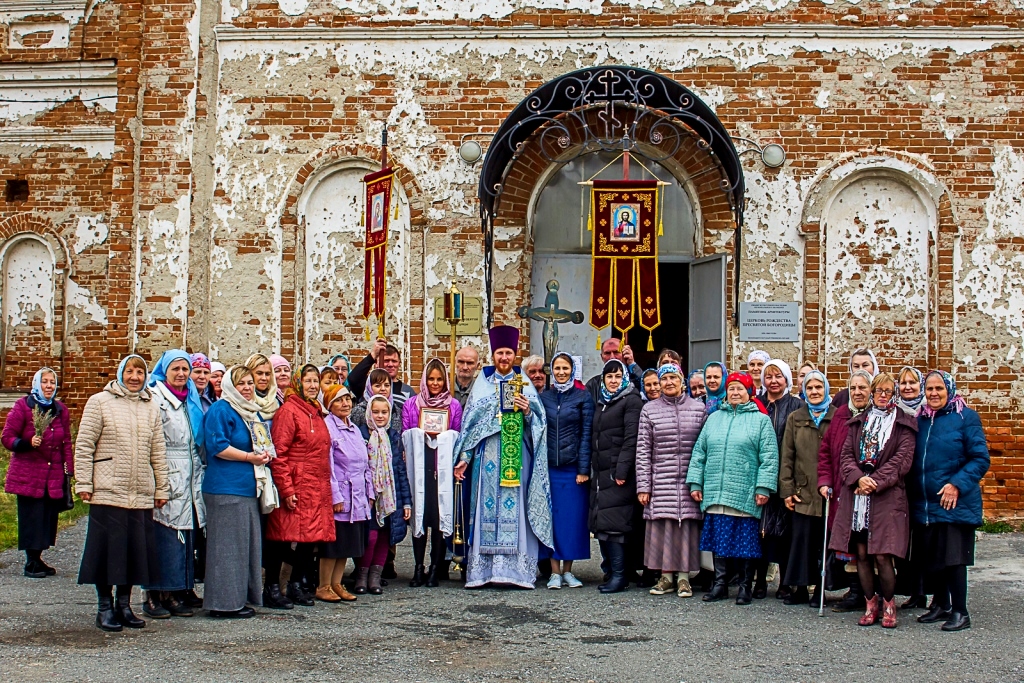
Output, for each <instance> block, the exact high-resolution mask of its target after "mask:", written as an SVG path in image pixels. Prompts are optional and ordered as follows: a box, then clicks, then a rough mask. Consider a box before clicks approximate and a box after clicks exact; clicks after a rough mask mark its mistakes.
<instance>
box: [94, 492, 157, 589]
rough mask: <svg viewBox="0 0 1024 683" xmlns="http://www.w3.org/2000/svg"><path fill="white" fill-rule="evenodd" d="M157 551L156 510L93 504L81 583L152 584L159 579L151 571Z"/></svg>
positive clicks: (111, 584)
mask: <svg viewBox="0 0 1024 683" xmlns="http://www.w3.org/2000/svg"><path fill="white" fill-rule="evenodd" d="M155 549H156V540H155V536H154V531H153V511H152V510H129V509H128V508H119V507H113V506H111V505H90V506H89V530H88V532H87V533H86V536H85V549H84V550H83V551H82V567H81V569H80V570H79V572H78V583H80V584H97V585H101V586H143V585H148V584H149V583H150V582H152V581H154V580H156V579H157V577H158V576H159V574H158V572H157V571H156V567H153V568H152V569H151V568H150V558H151V556H153V555H154V554H155Z"/></svg>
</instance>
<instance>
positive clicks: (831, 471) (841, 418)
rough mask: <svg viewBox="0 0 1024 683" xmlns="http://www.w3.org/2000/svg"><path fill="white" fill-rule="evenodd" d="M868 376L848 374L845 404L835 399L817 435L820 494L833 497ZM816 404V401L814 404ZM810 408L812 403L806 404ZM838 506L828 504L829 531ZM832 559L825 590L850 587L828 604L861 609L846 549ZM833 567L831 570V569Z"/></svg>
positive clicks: (865, 401)
mask: <svg viewBox="0 0 1024 683" xmlns="http://www.w3.org/2000/svg"><path fill="white" fill-rule="evenodd" d="M871 377H872V375H871V374H870V373H868V372H866V371H864V370H858V371H857V372H855V373H853V375H852V376H851V377H850V383H849V387H848V388H847V394H848V395H849V397H850V398H849V399H848V401H847V402H846V403H845V404H842V405H838V404H836V401H835V399H833V400H832V405H835V406H836V412H835V414H833V416H832V421H831V423H830V424H829V427H828V429H827V430H825V435H824V436H823V437H822V439H821V447H820V448H819V449H818V493H819V494H820V495H821V497H822V498H829V497H834V495H835V492H836V491H837V490H838V488H839V482H840V481H841V480H842V476H841V474H840V470H839V457H840V455H842V452H843V445H844V444H846V437H847V436H849V434H850V424H849V422H850V419H851V418H855V417H857V416H858V415H860V414H861V413H863V412H864V411H865V410H867V408H868V406H869V405H871ZM837 395H838V394H837ZM818 407H819V408H820V404H819V405H818ZM810 408H811V409H814V408H815V406H810ZM837 512H838V506H836V505H830V506H829V515H828V519H827V520H825V521H826V524H827V525H828V530H829V533H830V534H831V533H832V525H833V523H834V522H835V519H836V513H837ZM835 558H836V562H835V563H830V565H829V567H827V568H826V583H827V584H828V587H829V588H828V590H838V589H840V588H843V587H844V586H845V585H846V580H847V579H848V580H849V585H850V590H849V591H848V592H847V593H846V595H844V596H843V599H842V600H840V601H839V602H838V603H836V604H835V605H834V606H833V607H832V611H833V612H856V611H858V610H862V609H864V605H865V601H864V593H863V591H862V590H861V587H860V581H859V580H858V579H857V574H856V572H853V573H848V572H846V571H845V569H844V567H845V564H846V563H847V562H850V561H852V560H853V559H854V556H853V555H850V554H849V553H848V552H847V551H845V550H841V551H836V552H835ZM833 568H834V569H835V571H832V570H833Z"/></svg>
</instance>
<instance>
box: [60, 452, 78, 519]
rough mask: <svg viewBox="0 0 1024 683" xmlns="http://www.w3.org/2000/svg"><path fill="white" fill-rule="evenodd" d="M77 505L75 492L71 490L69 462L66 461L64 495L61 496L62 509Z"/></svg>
mask: <svg viewBox="0 0 1024 683" xmlns="http://www.w3.org/2000/svg"><path fill="white" fill-rule="evenodd" d="M73 507H75V494H74V493H72V491H71V475H70V474H68V464H67V463H64V496H63V497H62V498H61V504H60V511H61V512H66V511H67V510H70V509H72V508H73Z"/></svg>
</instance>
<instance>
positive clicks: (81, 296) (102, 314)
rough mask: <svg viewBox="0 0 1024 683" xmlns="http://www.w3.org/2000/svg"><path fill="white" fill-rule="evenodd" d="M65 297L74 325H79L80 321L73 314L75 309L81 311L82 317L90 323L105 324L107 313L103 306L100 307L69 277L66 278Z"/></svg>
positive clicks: (86, 291) (91, 296)
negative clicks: (86, 318) (90, 320)
mask: <svg viewBox="0 0 1024 683" xmlns="http://www.w3.org/2000/svg"><path fill="white" fill-rule="evenodd" d="M67 297H68V298H67V305H68V311H69V314H70V315H71V316H72V317H73V318H74V319H75V324H76V325H77V324H79V323H81V319H80V318H79V317H78V315H77V314H76V313H75V309H78V310H79V311H81V312H82V314H83V315H86V316H89V318H91V319H92V322H97V323H99V324H100V325H106V324H107V312H106V310H105V309H104V308H103V306H100V304H99V302H98V301H97V300H96V297H95V296H93V295H92V293H91V292H89V290H88V289H86V288H85V287H82V286H81V285H79V284H78V283H77V282H75V281H74V280H72V279H71V278H70V277H69V278H67Z"/></svg>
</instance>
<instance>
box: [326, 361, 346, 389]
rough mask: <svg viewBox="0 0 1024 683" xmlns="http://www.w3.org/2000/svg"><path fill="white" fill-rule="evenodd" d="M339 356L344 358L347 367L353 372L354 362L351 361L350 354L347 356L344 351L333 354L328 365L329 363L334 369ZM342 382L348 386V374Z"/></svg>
mask: <svg viewBox="0 0 1024 683" xmlns="http://www.w3.org/2000/svg"><path fill="white" fill-rule="evenodd" d="M339 358H340V359H342V360H343V361H345V367H346V368H348V371H349V372H352V363H350V362H349V360H348V356H346V355H345V354H343V353H336V354H334V355H333V356H331V358H330V360H328V361H327V365H329V366H330V367H331V369H333V368H334V361H336V360H338V359H339ZM342 384H344V385H345V386H346V387H348V374H346V375H345V381H344V382H342ZM348 388H349V389H351V388H352V387H348Z"/></svg>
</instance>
